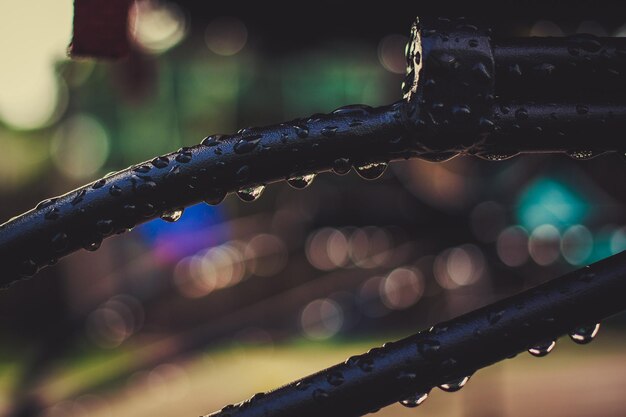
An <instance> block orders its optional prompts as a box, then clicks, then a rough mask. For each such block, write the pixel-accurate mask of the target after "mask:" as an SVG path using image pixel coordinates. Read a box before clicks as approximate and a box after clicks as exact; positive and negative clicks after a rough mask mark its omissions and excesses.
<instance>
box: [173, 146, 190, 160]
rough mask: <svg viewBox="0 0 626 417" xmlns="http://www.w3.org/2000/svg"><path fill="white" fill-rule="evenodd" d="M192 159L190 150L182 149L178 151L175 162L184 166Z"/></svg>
mask: <svg viewBox="0 0 626 417" xmlns="http://www.w3.org/2000/svg"><path fill="white" fill-rule="evenodd" d="M191 158H192V154H191V148H188V147H182V148H180V149H179V150H178V155H176V161H177V162H180V163H181V164H186V163H187V162H190V161H191Z"/></svg>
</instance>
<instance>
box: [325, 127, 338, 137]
mask: <svg viewBox="0 0 626 417" xmlns="http://www.w3.org/2000/svg"><path fill="white" fill-rule="evenodd" d="M321 133H322V135H324V136H326V137H332V136H335V133H337V126H326V127H325V128H323V129H322V130H321Z"/></svg>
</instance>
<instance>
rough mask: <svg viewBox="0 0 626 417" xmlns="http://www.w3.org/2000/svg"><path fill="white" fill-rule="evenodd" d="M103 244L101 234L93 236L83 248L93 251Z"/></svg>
mask: <svg viewBox="0 0 626 417" xmlns="http://www.w3.org/2000/svg"><path fill="white" fill-rule="evenodd" d="M101 244H102V238H101V237H100V236H93V237H92V238H91V239H89V240H88V241H86V242H85V243H84V244H83V249H85V250H88V251H90V252H93V251H96V250H98V249H99V248H100V245H101Z"/></svg>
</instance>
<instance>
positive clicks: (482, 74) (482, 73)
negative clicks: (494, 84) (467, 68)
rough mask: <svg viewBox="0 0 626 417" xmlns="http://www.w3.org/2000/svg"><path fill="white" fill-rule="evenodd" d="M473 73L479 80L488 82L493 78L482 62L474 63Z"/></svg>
mask: <svg viewBox="0 0 626 417" xmlns="http://www.w3.org/2000/svg"><path fill="white" fill-rule="evenodd" d="M472 74H473V75H474V77H475V78H476V79H477V80H479V81H483V82H487V81H490V80H491V73H490V72H489V70H488V69H487V67H486V66H485V64H483V63H482V62H479V63H478V64H476V65H474V67H473V68H472Z"/></svg>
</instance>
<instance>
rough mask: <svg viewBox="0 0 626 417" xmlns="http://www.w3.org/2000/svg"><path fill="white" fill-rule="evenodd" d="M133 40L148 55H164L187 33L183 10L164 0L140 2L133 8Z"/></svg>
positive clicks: (144, 0)
mask: <svg viewBox="0 0 626 417" xmlns="http://www.w3.org/2000/svg"><path fill="white" fill-rule="evenodd" d="M131 15H132V16H134V17H135V20H134V28H133V29H134V30H133V40H134V41H135V43H136V44H137V45H139V46H140V47H141V48H142V49H143V50H144V51H146V52H148V53H154V54H158V53H162V52H165V51H167V50H168V49H171V48H172V47H174V46H176V45H177V44H178V43H179V42H180V41H182V40H183V38H184V37H185V35H186V33H187V22H186V18H185V15H184V14H183V12H182V10H181V9H180V8H179V7H178V6H177V5H176V4H174V3H171V2H167V1H163V0H139V1H136V2H135V3H134V4H133V6H132V11H131Z"/></svg>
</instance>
